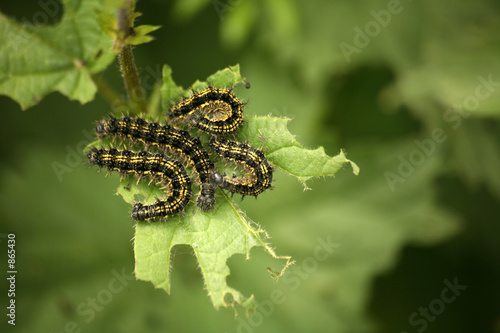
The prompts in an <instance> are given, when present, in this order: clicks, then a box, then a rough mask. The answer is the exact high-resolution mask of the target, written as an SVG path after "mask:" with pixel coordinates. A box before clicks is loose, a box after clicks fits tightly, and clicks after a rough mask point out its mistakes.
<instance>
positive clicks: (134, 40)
mask: <svg viewBox="0 0 500 333" xmlns="http://www.w3.org/2000/svg"><path fill="white" fill-rule="evenodd" d="M160 28H161V26H159V25H140V26H138V27H135V28H134V32H135V35H134V36H128V37H127V38H126V39H125V42H126V43H127V44H130V45H139V44H145V43H148V42H150V41H152V40H153V39H154V37H153V36H149V35H148V34H149V33H150V32H153V31H156V30H158V29H160Z"/></svg>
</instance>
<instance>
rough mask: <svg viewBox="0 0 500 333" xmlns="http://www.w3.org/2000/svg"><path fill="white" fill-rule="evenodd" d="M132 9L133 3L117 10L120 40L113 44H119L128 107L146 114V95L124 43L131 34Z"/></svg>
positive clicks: (119, 57) (132, 57)
mask: <svg viewBox="0 0 500 333" xmlns="http://www.w3.org/2000/svg"><path fill="white" fill-rule="evenodd" d="M133 9H134V5H133V2H131V3H127V4H125V5H124V7H123V8H120V9H118V11H117V24H118V30H119V31H120V32H121V38H119V39H120V40H117V41H115V43H119V44H120V47H119V52H118V62H119V63H120V72H121V73H122V77H123V81H124V83H125V88H126V90H127V95H128V98H129V101H130V105H131V107H132V108H133V109H134V111H136V112H137V113H138V112H146V108H147V106H146V93H145V91H144V89H143V87H142V85H141V82H140V80H139V74H138V73H137V67H136V66H135V62H134V55H133V53H132V47H131V46H130V45H128V44H127V43H126V42H125V40H126V38H127V37H128V36H129V35H130V34H131V32H133V28H132V22H133V17H134V13H133V12H131V11H133Z"/></svg>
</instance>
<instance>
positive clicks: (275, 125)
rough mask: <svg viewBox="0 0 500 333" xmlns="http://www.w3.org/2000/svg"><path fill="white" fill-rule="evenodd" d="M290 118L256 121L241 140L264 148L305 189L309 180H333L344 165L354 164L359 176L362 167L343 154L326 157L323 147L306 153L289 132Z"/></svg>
mask: <svg viewBox="0 0 500 333" xmlns="http://www.w3.org/2000/svg"><path fill="white" fill-rule="evenodd" d="M289 121H290V119H288V118H274V117H252V118H250V120H249V121H247V122H246V124H245V126H244V127H243V128H242V130H241V134H240V136H241V137H242V138H243V139H247V140H248V142H249V143H250V145H253V146H255V147H262V148H263V149H264V151H265V152H266V156H267V158H268V159H269V160H270V161H272V162H273V164H274V165H275V166H278V167H279V168H280V169H282V170H283V171H285V172H287V173H288V174H290V175H292V176H295V177H297V178H298V179H299V181H300V182H301V183H302V184H303V185H304V188H305V189H309V187H308V186H307V185H306V182H307V180H308V179H310V178H313V177H319V176H333V175H335V174H336V173H337V171H339V170H340V169H341V168H342V167H343V166H344V164H346V163H350V164H351V167H352V169H353V173H354V174H355V175H357V174H359V167H358V166H357V165H356V164H355V163H354V162H352V161H350V160H348V159H347V158H346V157H345V155H344V152H343V151H340V153H339V154H338V155H337V156H335V157H330V156H328V155H326V153H325V150H324V149H323V147H319V148H317V149H314V150H310V149H305V148H304V147H302V145H301V144H300V143H299V142H298V141H297V140H296V139H295V136H294V135H292V134H291V133H290V132H289V131H288V129H287V123H288V122H289Z"/></svg>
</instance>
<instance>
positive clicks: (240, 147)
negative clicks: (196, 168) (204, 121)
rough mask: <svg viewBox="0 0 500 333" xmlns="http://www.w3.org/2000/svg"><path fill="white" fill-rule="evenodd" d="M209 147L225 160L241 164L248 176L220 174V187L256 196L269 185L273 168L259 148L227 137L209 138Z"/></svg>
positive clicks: (244, 194)
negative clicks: (239, 176)
mask: <svg viewBox="0 0 500 333" xmlns="http://www.w3.org/2000/svg"><path fill="white" fill-rule="evenodd" d="M210 147H212V148H213V149H214V151H215V152H216V153H217V154H218V155H219V156H221V157H222V158H224V159H225V160H226V161H231V162H234V163H236V164H238V165H242V166H243V167H244V169H246V170H247V171H248V172H249V174H250V176H249V177H247V178H238V177H236V176H234V175H233V176H232V177H229V176H227V175H223V176H220V177H221V180H220V181H219V183H220V186H221V188H223V189H225V190H228V191H229V192H231V193H239V194H241V195H242V196H243V197H245V196H247V195H253V196H255V197H256V196H258V195H259V194H260V193H262V192H263V191H265V190H266V189H268V188H270V187H271V183H272V181H273V168H272V166H271V165H270V164H269V162H268V161H267V159H266V157H265V155H264V153H263V152H262V151H261V150H258V149H255V148H253V147H251V146H249V145H247V144H245V143H239V142H236V141H231V140H227V139H222V138H217V137H215V136H212V137H211V138H210Z"/></svg>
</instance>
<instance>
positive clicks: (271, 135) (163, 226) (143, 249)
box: [91, 65, 358, 313]
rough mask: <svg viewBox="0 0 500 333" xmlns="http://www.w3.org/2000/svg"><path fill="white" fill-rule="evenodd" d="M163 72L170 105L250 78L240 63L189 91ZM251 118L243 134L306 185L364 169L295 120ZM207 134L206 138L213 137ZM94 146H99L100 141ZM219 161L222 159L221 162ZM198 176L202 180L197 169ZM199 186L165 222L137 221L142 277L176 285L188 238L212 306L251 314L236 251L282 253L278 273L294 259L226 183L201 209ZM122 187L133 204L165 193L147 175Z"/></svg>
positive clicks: (138, 264)
mask: <svg viewBox="0 0 500 333" xmlns="http://www.w3.org/2000/svg"><path fill="white" fill-rule="evenodd" d="M163 74H164V77H163V86H162V89H161V94H162V98H163V100H162V106H163V109H164V112H165V110H166V109H167V108H168V107H169V106H170V105H171V104H173V103H175V102H176V101H178V100H179V99H181V98H183V97H185V96H188V95H189V94H190V93H191V92H192V91H193V90H194V91H200V90H203V89H205V88H207V87H208V86H213V87H216V88H224V87H234V86H235V85H236V84H239V83H242V82H243V80H244V79H243V78H242V77H241V74H240V71H239V66H238V65H236V66H233V67H229V68H226V69H224V70H221V71H218V72H217V73H215V74H213V75H211V76H209V77H208V78H207V81H206V82H200V81H197V82H195V83H194V84H193V85H192V86H191V87H190V88H191V89H190V90H185V89H183V88H182V87H179V86H177V85H176V84H175V83H174V81H173V79H172V71H171V69H170V68H169V67H168V66H164V68H163ZM245 119H246V120H245V125H244V126H243V127H242V128H240V129H239V130H238V136H239V141H240V142H244V141H248V143H249V144H250V145H252V146H253V147H255V148H261V147H262V149H263V151H264V153H265V154H266V156H267V159H268V160H269V161H270V162H271V163H272V164H273V165H275V166H277V167H279V169H282V170H284V171H286V172H287V173H289V174H291V175H293V176H295V177H297V178H298V179H299V180H300V181H301V182H303V183H304V185H305V182H306V181H307V179H309V178H311V177H318V176H327V175H334V174H335V173H336V172H337V171H338V170H340V168H341V167H342V166H343V165H344V164H345V163H351V165H352V166H353V169H354V172H355V173H357V172H358V169H357V166H356V165H355V164H354V163H352V162H350V161H349V160H347V159H346V158H345V156H344V154H343V153H342V152H341V153H340V154H339V155H337V156H335V157H329V156H327V155H326V154H325V152H324V150H323V148H318V149H316V150H307V149H305V148H303V147H302V146H301V145H300V144H299V143H298V142H297V141H296V140H295V137H294V136H293V135H292V134H291V133H290V132H289V131H288V129H287V122H288V121H289V120H288V119H286V118H273V117H248V116H245ZM193 135H195V134H193ZM200 139H206V136H205V137H201V138H200ZM106 144H109V143H107V142H106V141H103V142H101V145H104V146H106ZM91 145H92V146H95V145H96V143H95V142H94V143H92V144H91ZM173 157H175V156H173ZM214 162H215V163H216V165H219V164H220V163H219V162H220V161H214ZM188 171H189V170H188ZM219 171H221V170H219ZM192 176H193V183H194V184H196V181H195V180H196V178H197V176H196V175H192ZM194 187H195V188H194V189H193V198H192V200H191V202H190V203H189V204H188V205H187V207H186V209H185V210H184V214H182V215H176V216H171V217H168V219H167V220H166V221H155V222H152V223H142V222H139V223H138V224H137V226H136V234H135V239H134V241H135V245H134V248H135V258H136V264H135V274H136V277H137V278H138V279H141V280H146V281H151V282H152V283H153V284H154V285H155V287H157V288H162V289H164V290H166V291H167V292H170V267H171V265H172V263H171V253H172V249H173V247H174V246H176V245H179V244H185V245H189V246H191V247H192V249H193V251H194V254H195V256H196V259H197V261H198V264H199V267H200V270H201V274H202V276H203V279H204V282H205V287H206V289H207V291H208V294H209V295H210V298H211V300H212V303H213V305H214V306H215V307H216V308H218V307H221V306H223V307H231V306H233V305H234V303H237V304H240V305H241V306H243V307H244V308H245V309H246V310H247V313H250V312H252V311H253V310H254V308H255V302H254V297H253V295H250V296H245V295H243V294H242V293H241V292H240V291H238V290H236V289H234V288H232V287H230V286H229V285H228V284H227V281H226V278H227V277H228V275H229V274H230V271H229V267H228V266H227V261H228V259H229V258H231V257H232V256H233V255H235V254H243V255H244V256H245V257H246V258H247V259H249V258H250V251H251V249H252V248H253V247H263V248H264V250H265V251H266V252H267V253H268V254H269V255H270V256H271V257H272V258H274V259H278V263H277V264H276V266H277V267H281V268H279V269H270V268H268V271H269V272H270V273H271V277H273V278H279V277H280V276H281V275H282V274H283V273H284V271H285V270H286V269H287V267H289V266H290V265H292V264H293V263H294V262H293V261H292V259H291V257H288V256H278V255H277V254H276V253H275V252H274V250H273V249H272V248H271V246H270V245H269V244H268V243H267V239H268V238H269V236H268V234H267V233H266V232H265V231H264V230H263V229H262V228H261V227H260V226H259V225H258V224H257V223H255V222H253V221H252V220H251V219H249V218H248V217H247V216H246V215H245V213H244V212H242V211H241V209H240V208H239V207H238V204H237V203H236V202H234V201H233V200H232V199H231V198H230V197H228V195H227V194H226V193H225V192H223V191H222V190H220V189H218V190H217V191H216V205H215V207H214V208H213V209H212V210H211V211H209V212H204V211H201V210H200V209H199V208H198V207H197V206H196V204H195V203H194V201H196V195H197V193H198V192H199V189H197V188H196V187H197V186H194ZM118 194H120V195H121V196H122V197H123V198H124V200H125V201H126V202H128V203H129V204H130V205H131V206H132V205H134V204H135V203H137V202H142V203H143V204H154V203H155V202H156V201H157V200H158V199H160V198H164V197H165V193H164V189H161V188H160V185H158V184H154V183H153V184H150V183H148V181H147V180H145V179H143V180H141V181H137V180H136V179H134V178H133V177H126V178H125V179H123V180H122V182H121V185H120V188H119V190H118ZM263 269H265V268H263Z"/></svg>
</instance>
